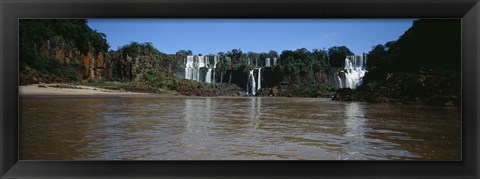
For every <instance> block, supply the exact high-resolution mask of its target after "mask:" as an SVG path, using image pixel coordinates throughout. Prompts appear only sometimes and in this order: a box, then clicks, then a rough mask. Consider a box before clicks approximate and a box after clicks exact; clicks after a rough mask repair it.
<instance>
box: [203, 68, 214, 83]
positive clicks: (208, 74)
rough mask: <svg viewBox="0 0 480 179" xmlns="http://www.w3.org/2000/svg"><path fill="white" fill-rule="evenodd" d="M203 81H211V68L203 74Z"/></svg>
mask: <svg viewBox="0 0 480 179" xmlns="http://www.w3.org/2000/svg"><path fill="white" fill-rule="evenodd" d="M205 83H212V69H211V68H209V69H208V71H207V74H206V75H205Z"/></svg>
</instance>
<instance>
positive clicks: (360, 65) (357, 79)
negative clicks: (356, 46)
mask: <svg viewBox="0 0 480 179" xmlns="http://www.w3.org/2000/svg"><path fill="white" fill-rule="evenodd" d="M366 72H367V70H366V59H365V58H364V56H348V57H347V58H345V68H344V74H345V83H344V85H340V86H339V87H345V88H351V89H355V88H356V87H358V86H359V85H360V84H361V82H362V78H363V76H365V73H366Z"/></svg>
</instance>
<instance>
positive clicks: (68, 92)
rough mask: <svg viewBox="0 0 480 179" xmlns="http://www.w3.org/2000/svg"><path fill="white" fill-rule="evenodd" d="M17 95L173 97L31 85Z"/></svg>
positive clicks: (89, 88) (57, 85) (21, 87)
mask: <svg viewBox="0 0 480 179" xmlns="http://www.w3.org/2000/svg"><path fill="white" fill-rule="evenodd" d="M59 86H60V87H59ZM19 95H20V97H23V98H43V97H46V98H50V97H156V96H174V95H171V94H150V93H134V92H125V91H118V90H107V89H102V88H96V87H91V86H83V85H66V84H33V85H28V86H19Z"/></svg>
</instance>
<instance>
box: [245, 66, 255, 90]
mask: <svg viewBox="0 0 480 179" xmlns="http://www.w3.org/2000/svg"><path fill="white" fill-rule="evenodd" d="M254 70H255V69H253V70H250V72H249V74H248V82H247V94H251V95H255V93H256V92H257V90H256V87H255V76H254V75H253V72H254Z"/></svg>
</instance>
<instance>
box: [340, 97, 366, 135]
mask: <svg viewBox="0 0 480 179" xmlns="http://www.w3.org/2000/svg"><path fill="white" fill-rule="evenodd" d="M363 110H364V109H363V106H361V105H359V104H358V103H357V102H351V103H348V104H346V105H345V119H344V120H343V123H344V124H345V126H346V132H345V134H343V135H344V136H346V137H356V138H363V135H364V132H365V128H364V126H365V122H366V121H367V119H365V118H364V116H363V113H364V111H363Z"/></svg>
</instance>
